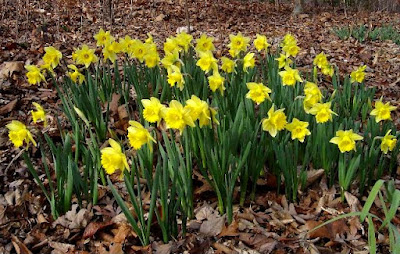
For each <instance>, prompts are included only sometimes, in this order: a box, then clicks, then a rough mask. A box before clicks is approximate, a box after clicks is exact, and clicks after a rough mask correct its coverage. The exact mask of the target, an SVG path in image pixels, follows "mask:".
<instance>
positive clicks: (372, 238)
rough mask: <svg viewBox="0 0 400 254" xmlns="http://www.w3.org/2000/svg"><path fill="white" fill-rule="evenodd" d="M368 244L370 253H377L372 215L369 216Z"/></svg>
mask: <svg viewBox="0 0 400 254" xmlns="http://www.w3.org/2000/svg"><path fill="white" fill-rule="evenodd" d="M368 245H369V253H370V254H376V238H375V226H374V221H373V220H372V218H371V216H370V215H369V216H368Z"/></svg>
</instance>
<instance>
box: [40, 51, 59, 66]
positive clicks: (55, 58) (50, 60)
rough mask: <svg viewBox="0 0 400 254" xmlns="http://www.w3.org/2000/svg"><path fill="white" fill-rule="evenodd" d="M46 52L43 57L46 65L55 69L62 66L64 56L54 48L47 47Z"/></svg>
mask: <svg viewBox="0 0 400 254" xmlns="http://www.w3.org/2000/svg"><path fill="white" fill-rule="evenodd" d="M44 51H45V52H46V53H45V54H44V56H43V61H44V62H45V63H46V64H49V65H50V66H51V67H52V68H53V69H54V68H56V67H57V65H59V64H60V60H61V58H62V54H61V52H60V51H58V50H57V49H56V48H54V47H45V48H44Z"/></svg>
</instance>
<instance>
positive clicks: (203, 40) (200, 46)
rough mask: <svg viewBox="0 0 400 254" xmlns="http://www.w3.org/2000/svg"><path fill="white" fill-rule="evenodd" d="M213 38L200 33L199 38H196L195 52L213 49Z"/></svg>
mask: <svg viewBox="0 0 400 254" xmlns="http://www.w3.org/2000/svg"><path fill="white" fill-rule="evenodd" d="M213 41H214V38H213V37H208V36H207V35H205V34H202V35H201V36H200V38H199V39H197V40H196V52H197V53H200V52H207V51H214V50H215V47H214V44H213Z"/></svg>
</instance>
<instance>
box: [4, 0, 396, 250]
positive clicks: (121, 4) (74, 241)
mask: <svg viewBox="0 0 400 254" xmlns="http://www.w3.org/2000/svg"><path fill="white" fill-rule="evenodd" d="M5 2H6V5H5V6H2V8H1V9H0V12H1V13H0V14H1V22H0V39H1V40H0V41H1V49H2V50H1V51H0V63H1V65H0V94H1V97H0V176H1V179H2V180H1V185H0V253H23V254H26V253H113V254H117V253H140V252H142V253H148V252H154V253H160V254H161V253H183V252H185V253H339V252H340V253H360V254H361V253H368V250H367V248H366V246H367V236H366V230H367V225H366V224H365V223H360V222H359V220H358V218H352V219H346V220H341V221H337V222H335V223H332V224H330V225H328V226H326V227H322V228H321V229H320V230H317V231H315V232H314V233H312V234H311V235H307V230H310V229H312V228H313V227H315V226H316V225H318V224H320V223H322V222H324V221H326V220H328V219H331V218H333V217H335V216H338V215H340V214H343V213H348V212H351V211H359V210H360V209H361V207H362V203H363V200H365V198H364V197H363V198H360V199H359V198H357V197H358V196H360V194H359V193H358V188H357V186H353V188H352V191H351V193H347V194H346V201H347V202H345V203H343V202H341V200H340V193H338V188H335V187H332V188H330V189H329V188H328V187H327V185H326V181H325V178H324V176H323V175H322V174H321V173H320V172H319V171H317V170H316V171H314V172H311V173H310V176H309V187H308V188H307V189H306V191H305V192H304V193H301V195H300V199H299V201H298V202H296V203H288V201H287V200H286V199H285V197H284V196H282V195H278V194H276V187H277V186H276V181H275V180H274V178H273V177H272V176H270V175H267V176H266V177H265V179H263V180H260V183H259V184H260V185H259V188H258V189H259V192H258V193H257V197H256V200H255V202H254V203H252V204H247V206H246V207H249V208H240V207H236V208H235V219H234V222H233V223H232V224H231V225H229V226H228V225H226V224H225V217H224V216H220V215H219V214H218V213H217V211H216V210H217V209H216V198H215V197H214V196H213V194H212V192H211V188H210V187H209V186H208V185H207V183H206V182H205V181H204V179H203V178H202V176H201V175H200V174H196V175H195V182H196V190H195V201H196V202H197V203H196V216H195V219H193V220H192V221H190V222H189V225H188V227H189V230H188V231H189V232H188V235H187V236H186V237H185V238H184V239H177V241H175V242H171V243H169V244H162V242H161V241H160V238H159V236H157V234H155V235H154V237H155V238H154V239H153V244H152V245H150V246H147V247H140V246H139V242H138V240H137V238H136V236H135V234H134V232H133V231H132V230H131V228H130V226H128V223H127V221H126V219H125V217H124V216H123V214H122V213H121V210H120V209H119V208H118V207H117V206H116V204H115V202H114V199H113V197H112V195H111V194H110V191H109V190H108V189H107V188H106V187H102V188H101V189H100V190H99V192H100V195H99V196H100V201H99V204H98V205H96V206H94V207H91V206H90V205H87V206H86V208H84V209H78V207H77V206H76V205H74V206H73V208H72V210H71V211H69V212H68V213H67V214H65V215H64V216H61V217H60V218H59V219H57V220H56V221H53V220H52V218H51V216H50V213H49V207H48V205H47V203H46V202H45V199H44V197H43V195H42V194H41V191H40V189H39V188H38V186H37V185H36V183H35V182H34V181H33V179H32V177H31V176H30V175H29V173H28V171H27V169H26V166H25V164H24V163H23V161H22V159H21V158H20V153H19V152H18V151H16V150H15V149H13V148H12V146H11V145H10V142H9V141H8V137H7V131H6V129H5V127H4V126H5V124H6V123H8V122H9V121H11V120H14V119H27V118H29V117H30V114H29V111H30V109H31V108H30V105H31V102H32V101H36V102H41V104H42V105H43V106H44V107H45V108H46V109H47V111H48V113H49V115H59V114H60V111H59V106H58V105H59V103H60V102H59V101H58V97H57V93H56V92H55V91H54V89H53V88H52V87H50V86H49V87H46V86H42V87H39V88H36V87H35V88H32V87H28V85H27V82H26V79H25V78H24V75H23V74H24V73H23V72H24V71H23V66H24V65H25V64H29V63H37V62H38V61H39V59H40V57H41V56H42V55H43V52H44V47H46V46H49V45H54V46H56V47H57V48H59V49H60V50H61V51H62V52H63V55H64V56H70V55H71V52H72V49H73V47H77V46H79V45H80V44H81V43H93V38H92V36H93V34H95V33H96V32H97V31H98V29H99V28H100V27H105V28H106V29H111V30H112V33H113V34H114V35H115V36H119V35H120V36H124V35H127V34H128V35H130V36H131V37H132V38H134V37H137V38H141V39H143V38H145V36H146V33H148V32H150V33H152V35H153V36H154V38H155V40H156V41H157V42H158V43H160V42H162V41H163V40H164V39H165V38H167V37H168V36H170V35H173V34H175V32H176V31H177V29H179V28H181V27H184V26H187V21H186V19H185V8H184V3H185V1H172V0H165V1H161V0H158V1H157V0H155V1H145V0H136V1H115V2H117V3H115V6H114V9H113V14H114V22H113V24H112V25H111V23H110V19H109V18H108V15H107V14H103V13H102V11H101V10H102V8H101V5H100V3H99V1H82V2H80V3H77V1H27V2H24V1H18V3H16V4H11V2H10V1H5ZM61 2H62V3H61ZM267 2H268V1H266V2H258V1H257V2H253V1H249V2H247V1H227V0H219V1H188V7H189V9H188V11H189V16H190V25H191V26H192V27H193V34H194V36H198V35H199V34H200V33H203V32H204V33H207V34H209V35H212V36H214V37H215V38H216V41H215V45H216V47H217V48H218V49H219V50H218V52H217V56H220V55H222V54H225V51H224V50H223V49H222V50H221V48H222V45H225V44H227V42H228V36H227V35H228V34H230V33H236V32H239V31H241V32H243V33H244V34H246V35H247V36H254V35H255V34H256V33H260V34H265V35H266V36H267V37H268V38H269V40H270V42H272V43H275V44H276V43H277V42H278V41H279V40H280V39H281V38H282V37H283V35H284V34H286V33H288V32H290V33H292V34H294V35H295V36H296V37H297V38H298V40H299V43H300V47H301V48H302V51H301V53H300V55H299V57H298V65H299V68H300V69H302V68H304V69H306V68H308V69H310V66H311V64H312V59H313V58H314V57H315V55H316V54H318V53H319V52H321V51H324V52H325V53H326V54H328V55H329V56H330V58H329V59H330V62H331V63H333V64H335V65H336V66H338V67H339V69H340V70H341V71H342V72H343V73H350V72H351V71H352V70H353V69H354V68H356V67H358V66H360V65H363V64H366V65H367V66H368V67H369V68H368V69H367V82H366V83H367V85H369V86H375V87H377V89H378V94H379V95H383V96H384V97H385V98H386V100H389V101H391V103H392V104H393V105H396V106H398V108H399V106H400V100H399V92H400V47H399V46H398V45H396V44H394V43H392V42H390V41H375V42H372V41H366V42H364V43H359V42H357V41H356V40H354V39H350V40H346V41H342V40H340V39H339V38H338V37H337V36H335V35H334V34H333V32H332V29H333V28H336V27H342V26H348V25H359V24H366V25H367V26H369V27H372V26H380V25H385V24H391V25H393V26H394V27H395V28H396V29H397V30H400V23H399V20H400V15H399V14H393V13H385V12H374V13H364V12H350V13H348V17H345V15H344V14H343V12H342V11H341V10H332V9H330V8H324V7H319V8H318V9H317V11H316V10H315V8H313V9H311V8H310V9H309V10H308V11H309V12H308V13H307V14H302V15H299V16H297V17H293V16H291V15H290V13H291V8H292V7H291V6H286V5H283V6H280V8H279V10H277V9H276V8H275V6H274V5H272V4H269V3H267ZM7 3H8V5H7ZM395 114H396V115H395V116H394V117H393V119H394V121H395V122H396V124H397V125H399V124H400V120H399V119H400V118H399V111H397V112H395ZM50 123H51V124H50V127H49V128H48V130H47V131H48V133H49V134H50V135H51V136H53V137H54V138H57V135H58V134H57V130H56V124H55V121H50ZM397 175H399V174H397ZM115 180H117V179H115ZM116 186H117V187H119V189H120V190H121V191H122V192H124V187H123V184H122V183H116ZM396 187H397V188H400V179H399V178H397V179H396ZM125 194H126V192H125ZM361 196H362V195H361ZM143 198H144V200H145V201H148V199H149V197H148V193H143ZM205 200H207V202H206V201H205ZM360 200H361V201H360ZM379 206H380V204H379V202H377V203H376V204H375V206H374V207H373V210H372V211H373V212H374V213H375V214H377V215H378V216H381V215H382V214H381V212H380V211H381V209H380V208H379ZM393 222H394V223H395V224H396V225H397V226H399V225H400V218H399V217H395V218H394V220H393ZM154 228H157V225H156V224H155V225H154ZM386 233H387V232H385V231H383V232H381V233H379V234H378V237H377V239H378V244H379V245H380V248H381V249H379V252H380V253H387V252H388V250H387V249H386V248H387V241H388V236H387V234H386Z"/></svg>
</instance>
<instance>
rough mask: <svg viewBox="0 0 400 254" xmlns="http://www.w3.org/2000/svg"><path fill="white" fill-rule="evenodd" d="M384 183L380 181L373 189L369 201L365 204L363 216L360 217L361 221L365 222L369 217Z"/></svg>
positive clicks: (362, 211)
mask: <svg viewBox="0 0 400 254" xmlns="http://www.w3.org/2000/svg"><path fill="white" fill-rule="evenodd" d="M383 183H384V181H383V180H378V181H377V182H376V183H375V185H374V187H372V190H371V192H370V193H369V196H368V198H367V201H366V202H365V204H364V207H363V209H362V210H361V215H360V221H364V220H365V218H366V217H367V214H368V213H369V209H371V206H372V204H373V203H374V200H375V197H376V195H378V192H379V190H380V188H381V187H382V185H383Z"/></svg>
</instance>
